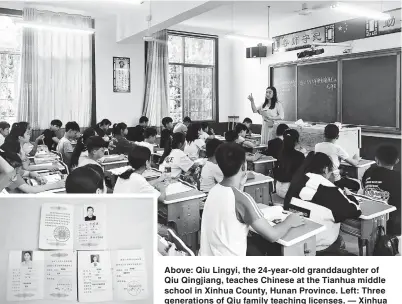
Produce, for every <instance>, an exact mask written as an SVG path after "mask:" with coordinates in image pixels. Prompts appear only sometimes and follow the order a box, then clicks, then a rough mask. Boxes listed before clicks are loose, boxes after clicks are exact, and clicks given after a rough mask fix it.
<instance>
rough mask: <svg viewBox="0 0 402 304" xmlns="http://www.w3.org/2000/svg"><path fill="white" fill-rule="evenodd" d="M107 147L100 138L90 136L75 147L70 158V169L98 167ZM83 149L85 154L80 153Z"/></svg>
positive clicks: (107, 144)
mask: <svg viewBox="0 0 402 304" xmlns="http://www.w3.org/2000/svg"><path fill="white" fill-rule="evenodd" d="M108 146H109V143H108V142H106V141H105V140H104V139H103V138H102V137H100V136H91V137H89V138H88V139H86V140H85V144H84V142H83V141H82V140H81V143H80V144H79V145H78V144H77V146H76V147H75V149H74V153H73V157H72V158H71V168H76V167H83V166H85V165H88V164H93V165H97V166H100V164H99V162H98V161H99V160H100V159H101V158H102V157H104V156H105V150H106V148H107V147H108ZM83 149H86V152H87V153H85V154H84V153H82V154H81V153H80V151H82V150H83Z"/></svg>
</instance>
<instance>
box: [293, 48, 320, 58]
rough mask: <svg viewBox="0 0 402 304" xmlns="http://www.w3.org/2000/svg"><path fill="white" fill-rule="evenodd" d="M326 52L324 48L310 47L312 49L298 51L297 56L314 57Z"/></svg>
mask: <svg viewBox="0 0 402 304" xmlns="http://www.w3.org/2000/svg"><path fill="white" fill-rule="evenodd" d="M323 53H324V49H310V50H305V51H303V52H300V53H297V58H299V59H300V58H306V57H312V56H317V55H321V54H323Z"/></svg>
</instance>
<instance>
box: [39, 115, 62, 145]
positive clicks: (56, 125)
mask: <svg viewBox="0 0 402 304" xmlns="http://www.w3.org/2000/svg"><path fill="white" fill-rule="evenodd" d="M62 125H63V123H62V122H61V121H60V120H58V119H54V120H52V121H51V122H50V126H49V129H46V130H45V131H43V133H42V135H43V136H44V138H43V143H44V144H45V145H46V146H47V148H48V149H49V151H55V150H56V147H57V144H58V143H59V138H58V137H57V134H56V132H57V131H59V130H60V128H61V126H62Z"/></svg>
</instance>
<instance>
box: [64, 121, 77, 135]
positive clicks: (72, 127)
mask: <svg viewBox="0 0 402 304" xmlns="http://www.w3.org/2000/svg"><path fill="white" fill-rule="evenodd" d="M65 129H66V132H68V131H70V130H72V131H77V132H80V126H79V125H78V124H77V123H76V122H75V121H69V122H68V123H66V128H65Z"/></svg>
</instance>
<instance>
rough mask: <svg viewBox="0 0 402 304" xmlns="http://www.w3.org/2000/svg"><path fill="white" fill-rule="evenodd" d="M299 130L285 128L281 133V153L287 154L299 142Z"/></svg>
mask: <svg viewBox="0 0 402 304" xmlns="http://www.w3.org/2000/svg"><path fill="white" fill-rule="evenodd" d="M299 138H300V135H299V132H297V130H295V129H289V130H286V131H285V132H284V133H283V148H282V154H283V155H289V154H290V153H291V152H292V151H293V150H294V149H295V147H296V145H297V144H298V143H299Z"/></svg>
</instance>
